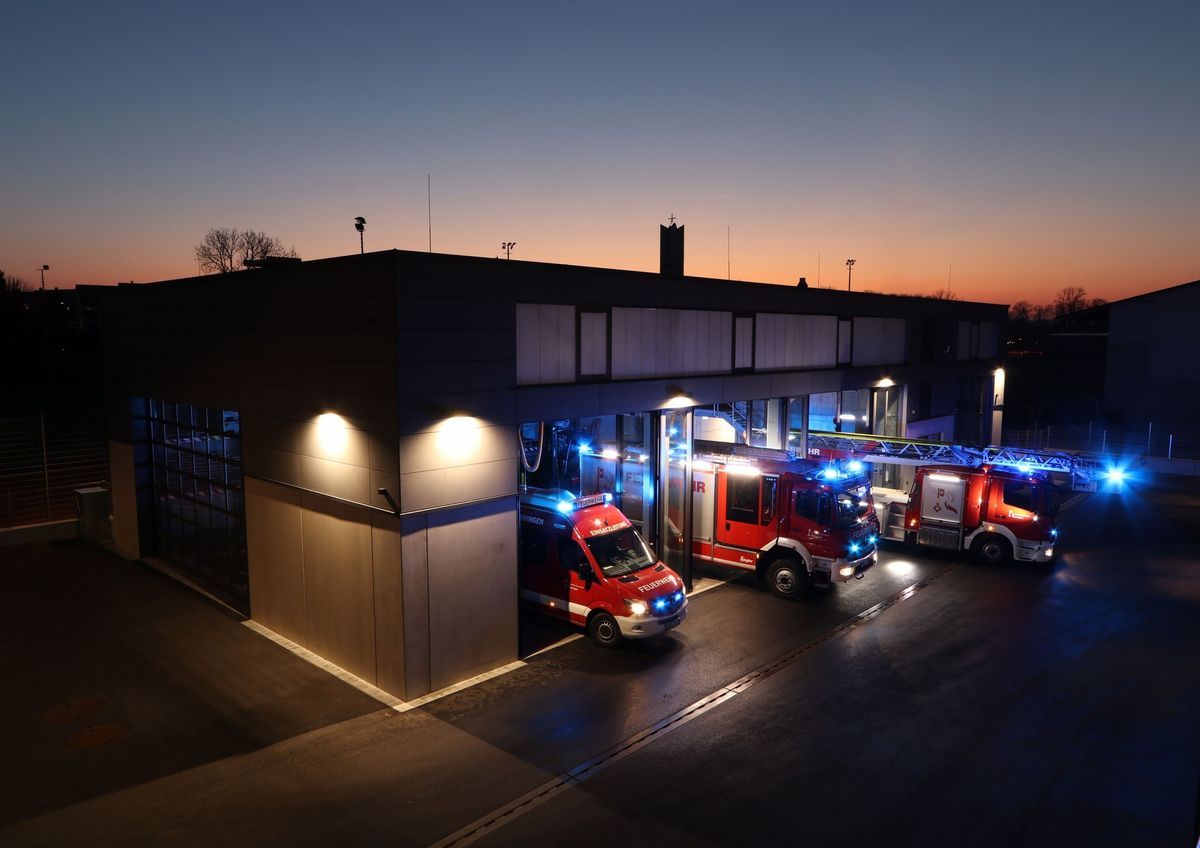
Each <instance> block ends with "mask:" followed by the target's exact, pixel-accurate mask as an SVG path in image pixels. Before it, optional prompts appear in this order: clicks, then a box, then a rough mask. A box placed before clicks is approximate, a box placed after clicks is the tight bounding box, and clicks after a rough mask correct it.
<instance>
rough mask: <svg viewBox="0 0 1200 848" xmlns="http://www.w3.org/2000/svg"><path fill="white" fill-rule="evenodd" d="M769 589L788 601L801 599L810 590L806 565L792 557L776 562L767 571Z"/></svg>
mask: <svg viewBox="0 0 1200 848" xmlns="http://www.w3.org/2000/svg"><path fill="white" fill-rule="evenodd" d="M767 588H768V589H770V590H771V591H772V592H773V593H774V594H776V595H778V596H779V597H781V598H787V599H788V600H794V599H796V598H798V597H800V596H801V595H803V594H804V592H805V590H806V589H807V588H808V572H807V571H805V569H804V564H803V563H800V562H796V560H794V559H791V558H790V557H784V558H783V559H777V560H775V562H773V563H771V566H770V568H768V569H767Z"/></svg>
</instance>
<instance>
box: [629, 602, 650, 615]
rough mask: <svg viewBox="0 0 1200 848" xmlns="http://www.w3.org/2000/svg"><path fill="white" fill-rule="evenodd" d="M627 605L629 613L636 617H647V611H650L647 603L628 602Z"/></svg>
mask: <svg viewBox="0 0 1200 848" xmlns="http://www.w3.org/2000/svg"><path fill="white" fill-rule="evenodd" d="M625 603H627V604H629V611H630V612H631V613H633V614H634V615H645V614H646V610H647V609H649V607H647V606H646V602H645V601H626V602H625Z"/></svg>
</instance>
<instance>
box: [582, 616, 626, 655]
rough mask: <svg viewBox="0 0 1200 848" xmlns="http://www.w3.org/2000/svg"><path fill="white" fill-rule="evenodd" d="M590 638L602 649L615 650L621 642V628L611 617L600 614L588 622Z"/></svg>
mask: <svg viewBox="0 0 1200 848" xmlns="http://www.w3.org/2000/svg"><path fill="white" fill-rule="evenodd" d="M588 636H591V637H592V641H593V642H595V643H596V644H597V645H599V646H600V647H601V648H615V647H616V646H617V645H618V644H620V642H621V628H620V627H618V626H617V620H616V619H615V618H613V617H612V616H611V615H609V614H608V613H606V612H598V613H596V614H595V615H593V616H592V620H591V621H589V622H588Z"/></svg>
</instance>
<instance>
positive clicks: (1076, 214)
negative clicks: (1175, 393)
mask: <svg viewBox="0 0 1200 848" xmlns="http://www.w3.org/2000/svg"><path fill="white" fill-rule="evenodd" d="M333 6H334V4H330V3H320V4H302V3H294V4H278V5H266V4H250V3H234V4H224V3H206V4H203V5H199V4H197V5H192V6H185V5H184V4H174V3H166V4H164V3H145V4H135V3H114V4H111V6H110V5H109V4H95V3H81V4H64V3H55V2H42V3H34V2H13V0H10V1H9V2H6V3H4V4H3V6H2V7H0V31H3V32H4V33H6V37H5V38H4V43H5V48H4V60H3V66H4V71H3V74H2V75H0V107H2V108H0V116H2V118H3V120H2V121H0V161H2V162H3V167H2V169H0V197H2V198H3V201H2V203H0V268H3V269H5V270H6V271H8V272H9V273H10V274H17V275H20V276H24V277H25V278H26V279H31V280H33V281H34V282H36V278H37V274H36V273H34V272H33V271H32V270H31V269H33V268H35V267H36V266H38V265H40V264H41V263H43V262H46V263H49V264H50V265H51V271H50V272H49V274H48V275H47V284H48V285H69V284H74V283H76V282H114V281H117V280H130V279H133V280H139V281H145V280H156V279H164V278H169V277H174V276H182V275H188V274H192V273H195V270H196V265H195V262H194V260H193V247H194V245H195V244H196V243H197V241H198V240H199V239H200V237H201V236H202V235H203V233H204V232H205V230H206V229H207V228H208V227H210V226H217V225H221V226H237V227H251V228H255V229H263V230H266V231H267V232H269V233H271V234H273V235H275V236H278V237H279V238H281V239H282V240H283V241H284V242H285V243H287V244H294V245H295V247H296V249H297V250H298V251H299V252H300V254H301V255H302V256H304V257H305V258H318V257H324V256H335V255H341V254H345V253H351V252H355V251H357V248H358V236H357V234H356V233H355V232H354V228H353V218H354V216H355V215H364V216H366V218H367V220H368V230H367V248H368V250H370V249H383V248H390V247H399V248H407V249H419V250H423V249H425V248H426V246H427V235H426V197H425V175H426V173H430V174H432V180H433V247H434V250H436V251H439V252H446V253H463V254H471V255H484V256H494V255H496V253H498V252H499V244H500V242H501V241H503V240H512V241H516V242H517V248H516V250H515V251H514V258H522V259H532V260H539V261H549V262H568V263H574V264H583V265H602V266H611V267H619V268H634V269H657V264H658V257H657V252H658V234H657V227H658V224H659V223H665V220H666V216H667V214H668V213H671V212H674V213H675V214H676V215H678V216H679V219H680V222H681V223H683V224H685V225H686V226H687V271H688V272H689V273H694V274H702V275H708V276H715V277H724V276H726V262H727V251H726V227H727V226H729V227H730V228H731V232H732V237H731V249H730V251H729V257H728V258H729V262H730V266H731V274H732V276H733V277H734V278H740V279H751V280H765V281H772V282H775V281H777V282H785V283H792V282H794V281H795V278H796V277H797V276H799V275H805V276H807V277H808V278H809V280H810V282H815V281H816V278H817V276H818V255H819V256H820V265H821V267H820V277H821V282H822V284H823V285H826V286H831V285H840V286H844V285H845V268H844V265H843V263H844V261H845V259H846V258H847V257H849V256H853V257H855V258H856V259H857V260H858V264H857V266H856V268H855V276H854V280H855V288H856V289H859V288H869V289H873V290H877V291H887V292H914V293H923V292H929V291H932V290H934V289H938V288H944V287H945V286H946V283H947V275H948V270H949V268H950V266H951V265H952V266H953V278H952V288H953V289H954V290H955V291H956V292H957V293H958V294H959V296H960V297H963V298H968V299H980V300H994V301H1001V302H1010V301H1013V300H1017V299H1022V298H1024V299H1028V300H1032V301H1035V302H1046V301H1049V300H1051V299H1052V297H1053V294H1054V292H1055V291H1056V290H1058V289H1059V288H1061V287H1062V286H1065V285H1080V286H1083V287H1084V288H1086V289H1087V290H1088V292H1089V294H1091V295H1093V296H1102V297H1106V298H1109V299H1116V298H1119V297H1123V296H1127V295H1130V294H1135V293H1139V292H1143V291H1148V290H1151V289H1155V288H1160V287H1163V286H1167V285H1172V284H1175V283H1180V282H1185V281H1188V280H1193V279H1196V278H1197V277H1200V233H1198V232H1197V222H1198V221H1200V162H1198V157H1197V154H1196V150H1197V144H1198V142H1197V139H1198V138H1200V51H1197V50H1196V43H1197V37H1198V35H1200V4H1197V3H1196V2H1195V0H1192V2H1181V3H1136V4H1135V3H1127V4H1124V3H1114V4H1108V3H1042V4H1030V5H1024V4H1013V3H1006V4H970V3H961V2H957V3H944V4H942V3H921V4H901V3H880V4H866V3H847V4H833V3H814V4H799V3H761V4H730V3H721V4H705V3H696V2H692V3H628V4H626V3H608V4H564V3H561V2H558V3H521V2H509V3H505V4H475V3H456V4H413V5H412V6H404V5H400V4H378V5H377V4H372V3H360V4H355V5H351V4H337V6H338V7H337V8H333Z"/></svg>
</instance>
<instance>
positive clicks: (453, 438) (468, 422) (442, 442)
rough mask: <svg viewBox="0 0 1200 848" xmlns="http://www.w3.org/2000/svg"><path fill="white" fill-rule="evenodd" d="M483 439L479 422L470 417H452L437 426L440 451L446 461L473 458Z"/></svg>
mask: <svg viewBox="0 0 1200 848" xmlns="http://www.w3.org/2000/svg"><path fill="white" fill-rule="evenodd" d="M481 439H482V434H481V432H480V429H479V420H478V419H476V418H472V417H470V416H469V415H454V416H451V417H450V418H447V419H446V420H444V421H442V422H441V423H440V424H438V426H437V446H438V451H439V452H440V453H441V454H442V456H443V457H444V458H446V459H467V458H468V457H470V456H473V455H474V454H475V452H476V451H477V450H478V449H479V442H480V441H481Z"/></svg>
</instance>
